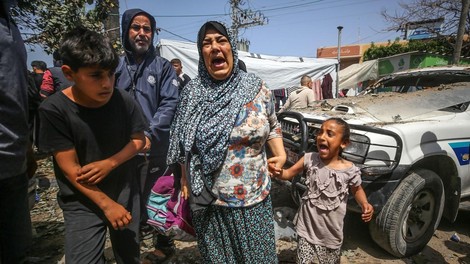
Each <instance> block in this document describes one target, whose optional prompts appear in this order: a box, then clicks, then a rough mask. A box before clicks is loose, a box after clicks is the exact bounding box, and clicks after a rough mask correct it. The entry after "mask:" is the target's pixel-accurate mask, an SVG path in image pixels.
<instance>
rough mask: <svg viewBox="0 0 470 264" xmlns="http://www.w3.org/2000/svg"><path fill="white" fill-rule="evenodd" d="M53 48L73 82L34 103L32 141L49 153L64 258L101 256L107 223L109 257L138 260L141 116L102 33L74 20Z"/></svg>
mask: <svg viewBox="0 0 470 264" xmlns="http://www.w3.org/2000/svg"><path fill="white" fill-rule="evenodd" d="M60 53H61V56H62V58H63V63H64V64H63V65H62V68H63V71H64V74H65V76H66V77H67V78H68V79H69V80H70V81H73V82H74V85H72V86H71V87H68V88H65V89H64V90H62V91H59V92H57V93H55V94H53V95H52V96H50V97H49V98H48V99H47V100H45V101H43V102H42V103H41V106H40V107H39V117H40V118H41V132H40V141H39V143H40V149H42V150H44V151H46V152H50V153H53V157H54V173H55V175H56V179H57V183H58V185H59V188H60V191H59V194H58V196H57V201H58V203H59V205H60V207H61V209H62V211H63V215H64V224H65V262H66V263H67V264H74V263H76V264H81V263H104V262H105V258H104V248H105V241H106V232H107V230H108V229H109V232H110V236H109V237H110V239H111V243H112V249H113V253H114V257H115V259H116V262H117V263H122V264H127V263H140V241H139V222H138V219H139V218H140V206H139V189H138V186H137V182H136V178H137V177H136V170H135V167H136V164H135V159H133V157H134V156H135V155H136V154H137V153H138V152H139V151H140V150H141V149H142V148H143V147H144V145H145V137H144V130H145V129H146V127H147V126H148V124H147V122H146V120H145V118H144V117H143V115H142V110H141V108H140V106H139V105H138V104H137V103H136V102H135V101H134V99H133V98H132V97H130V96H129V95H128V94H127V93H125V92H123V91H119V90H115V89H114V69H115V68H116V66H117V65H118V63H119V57H118V55H117V54H116V53H115V51H114V49H113V47H112V45H111V43H110V42H109V40H107V39H106V38H105V37H104V36H102V35H101V34H99V33H97V32H94V31H91V30H88V29H85V28H83V27H77V28H76V29H73V30H71V31H70V32H68V33H66V34H65V36H64V39H63V41H62V44H61V48H60ZM133 219H134V220H133Z"/></svg>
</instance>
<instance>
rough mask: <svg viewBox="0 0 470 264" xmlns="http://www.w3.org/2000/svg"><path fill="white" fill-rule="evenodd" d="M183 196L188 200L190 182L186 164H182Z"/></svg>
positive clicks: (181, 181)
mask: <svg viewBox="0 0 470 264" xmlns="http://www.w3.org/2000/svg"><path fill="white" fill-rule="evenodd" d="M180 167H181V180H180V183H181V196H182V197H183V198H184V199H185V200H188V198H189V183H188V178H187V177H186V166H185V164H181V165H180Z"/></svg>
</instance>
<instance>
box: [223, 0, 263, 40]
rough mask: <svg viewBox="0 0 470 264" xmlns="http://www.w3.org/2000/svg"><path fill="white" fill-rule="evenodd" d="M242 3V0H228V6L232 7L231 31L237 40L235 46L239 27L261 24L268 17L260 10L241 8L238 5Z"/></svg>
mask: <svg viewBox="0 0 470 264" xmlns="http://www.w3.org/2000/svg"><path fill="white" fill-rule="evenodd" d="M243 4H244V3H243V0H230V6H231V8H232V14H231V18H232V31H233V34H234V37H235V39H236V40H237V46H238V30H239V29H240V28H247V27H253V26H261V25H265V24H267V23H268V18H267V17H265V16H264V15H263V14H262V13H261V12H259V11H253V10H250V9H241V8H240V7H239V6H240V5H243ZM245 41H246V40H245Z"/></svg>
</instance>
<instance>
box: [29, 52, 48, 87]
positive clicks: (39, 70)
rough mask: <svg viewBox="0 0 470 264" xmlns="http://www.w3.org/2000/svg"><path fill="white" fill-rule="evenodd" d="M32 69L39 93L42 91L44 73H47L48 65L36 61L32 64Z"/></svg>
mask: <svg viewBox="0 0 470 264" xmlns="http://www.w3.org/2000/svg"><path fill="white" fill-rule="evenodd" d="M31 68H32V69H33V70H32V73H33V77H34V83H35V85H36V87H37V90H38V91H39V90H40V89H41V84H42V79H43V76H44V73H45V72H46V71H47V64H46V63H45V62H44V61H38V60H35V61H32V62H31Z"/></svg>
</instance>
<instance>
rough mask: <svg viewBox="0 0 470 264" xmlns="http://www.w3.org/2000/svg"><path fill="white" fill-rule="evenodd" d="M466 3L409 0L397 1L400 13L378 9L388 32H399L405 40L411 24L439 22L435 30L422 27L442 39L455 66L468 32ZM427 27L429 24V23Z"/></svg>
mask: <svg viewBox="0 0 470 264" xmlns="http://www.w3.org/2000/svg"><path fill="white" fill-rule="evenodd" d="M469 1H470V0H410V1H406V2H403V1H402V2H400V3H399V4H400V7H401V8H402V10H401V12H395V13H393V14H392V13H390V12H388V10H386V9H384V10H382V16H383V17H384V18H385V20H386V21H387V22H389V24H390V27H389V28H388V30H402V31H404V32H405V37H406V35H407V32H408V30H409V29H410V27H411V26H412V25H413V24H416V23H417V22H421V21H429V20H439V19H442V21H443V23H442V26H441V28H440V29H439V30H436V28H434V27H433V26H429V27H428V28H426V29H427V30H428V31H429V32H433V33H436V34H437V35H438V36H450V37H448V38H446V39H447V40H448V42H449V45H450V46H451V47H452V50H453V52H452V57H453V63H454V64H457V63H458V60H459V58H460V55H461V52H462V47H463V45H462V42H463V36H464V35H465V34H468V33H469V31H470V14H469ZM429 25H431V24H429Z"/></svg>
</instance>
